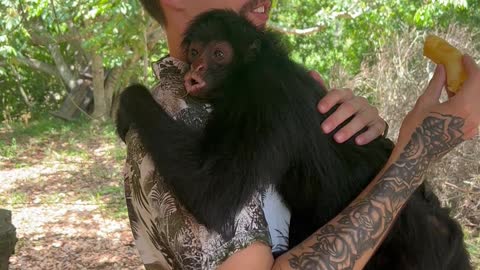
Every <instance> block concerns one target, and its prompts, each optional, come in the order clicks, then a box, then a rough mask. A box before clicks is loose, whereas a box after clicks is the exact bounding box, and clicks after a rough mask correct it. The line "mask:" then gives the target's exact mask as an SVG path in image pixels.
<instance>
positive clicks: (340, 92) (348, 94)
mask: <svg viewBox="0 0 480 270" xmlns="http://www.w3.org/2000/svg"><path fill="white" fill-rule="evenodd" d="M353 97H354V96H353V91H352V90H350V89H332V90H330V91H329V92H328V93H327V95H326V96H325V97H323V98H322V100H320V102H319V103H318V110H319V111H320V112H321V113H327V112H328V111H330V110H331V109H332V108H333V106H335V105H337V104H340V103H344V102H345V101H347V100H350V99H352V98H353Z"/></svg>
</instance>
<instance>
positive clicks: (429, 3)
mask: <svg viewBox="0 0 480 270" xmlns="http://www.w3.org/2000/svg"><path fill="white" fill-rule="evenodd" d="M276 2H277V3H276V5H275V8H274V10H273V11H272V14H271V20H270V22H269V27H271V28H272V29H275V30H277V31H280V32H283V33H284V34H285V35H286V39H287V40H288V41H289V43H290V48H291V55H292V57H293V58H294V59H295V60H297V61H299V62H301V63H304V64H305V65H306V66H307V67H308V68H310V69H313V70H317V71H319V72H320V74H321V75H322V76H323V78H324V79H325V80H326V82H327V84H329V85H330V86H332V87H349V88H352V89H354V91H355V93H356V94H357V95H362V96H365V97H366V98H368V99H369V101H370V102H371V103H373V104H375V105H376V106H377V107H378V108H379V109H380V113H381V115H382V116H383V117H384V118H385V119H386V120H387V121H388V123H389V124H390V127H391V131H390V133H389V134H390V137H391V138H392V139H395V138H396V136H397V132H398V129H399V126H400V124H401V121H402V119H403V117H404V115H405V114H406V113H407V112H408V111H409V110H410V109H411V108H412V106H413V104H414V102H415V101H416V99H417V97H418V96H419V94H420V93H421V92H422V91H423V89H424V87H425V86H426V84H427V83H428V80H429V78H430V77H431V75H432V73H433V70H434V65H433V64H432V63H430V62H429V61H428V60H427V59H425V58H424V57H423V55H422V47H423V41H424V38H425V36H426V35H427V34H430V33H433V34H437V35H440V36H442V37H444V38H446V39H447V40H448V41H450V42H451V43H452V44H454V45H455V46H457V47H458V48H460V49H461V50H462V51H463V52H466V53H469V54H470V55H472V56H473V57H474V58H475V59H476V61H477V63H480V1H478V0H426V1H419V0H395V1H392V0H328V1H327V0H278V1H276ZM166 53H167V48H166V44H165V39H164V36H163V31H162V29H161V28H160V27H159V26H158V24H156V23H155V22H154V21H153V20H152V19H151V18H150V17H149V16H148V15H147V14H145V13H144V12H143V10H142V8H141V6H140V4H139V3H138V0H81V1H80V0H62V1H60V0H1V1H0V183H2V185H0V193H1V194H2V195H0V206H3V207H8V208H11V209H12V212H13V221H14V224H17V228H18V234H19V238H20V240H19V244H17V255H16V257H14V258H13V259H12V262H13V267H14V268H12V269H31V268H32V267H38V264H39V263H41V264H43V265H44V267H41V269H57V268H56V267H59V268H58V269H65V267H63V266H61V267H60V266H59V265H60V264H61V263H64V265H69V266H70V265H71V264H72V262H75V263H76V265H77V266H78V265H80V266H81V267H80V266H79V267H78V268H82V267H83V268H88V269H97V268H96V267H98V269H106V268H108V269H137V268H134V267H133V266H134V265H135V266H138V267H141V266H140V265H141V263H140V261H139V260H138V258H137V257H135V256H132V254H135V252H136V251H135V249H134V248H132V247H133V244H132V243H133V242H132V241H133V240H132V239H131V235H130V230H129V228H128V219H127V213H126V209H125V202H124V199H123V184H122V176H121V166H122V165H123V161H124V159H125V151H124V146H123V144H122V143H121V142H120V140H119V139H118V138H117V137H116V135H115V132H114V128H113V127H112V121H111V120H112V111H113V109H112V108H114V106H113V105H114V103H115V102H114V101H115V97H117V96H118V94H119V91H121V89H123V88H124V87H125V86H126V85H127V84H129V83H131V82H135V81H139V82H142V83H144V84H147V85H153V84H154V83H155V81H154V76H153V74H152V71H151V69H150V66H151V63H152V62H153V61H156V60H158V59H159V58H160V57H162V56H164V55H165V54H166ZM479 161H480V141H479V139H478V138H477V139H476V140H473V141H469V142H466V143H464V144H462V146H460V147H458V148H456V149H455V150H454V151H452V152H451V153H450V154H449V155H448V156H446V157H445V158H444V159H443V160H442V161H441V162H440V163H438V164H435V165H434V166H432V168H431V171H430V173H429V174H430V175H429V176H428V179H431V181H430V183H431V184H432V188H433V189H435V190H436V191H437V194H438V195H439V196H440V198H441V200H442V203H443V204H444V205H447V206H449V207H451V208H452V215H453V216H454V217H455V218H457V219H458V220H460V222H461V223H462V226H463V227H464V228H465V232H466V241H467V245H468V248H469V250H470V252H471V255H472V259H473V261H474V263H475V264H476V265H477V266H478V267H480V236H479V235H480V162H479ZM86 207H90V208H88V210H85V209H86ZM62 211H67V212H68V213H70V214H71V215H72V217H69V218H65V216H64V217H63V218H58V217H56V216H55V215H57V214H59V213H60V214H61V213H63V212H62ZM32 213H35V214H32ZM39 213H40V214H39ZM99 213H100V214H99ZM62 215H63V214H62ZM98 215H100V216H102V218H103V221H102V222H99V223H98V224H97V225H95V226H93V227H92V225H91V220H92V219H96V217H98ZM69 222H71V223H72V224H70V223H69ZM79 224H84V225H85V228H88V230H82V229H79V228H78V227H79ZM112 224H120V225H118V226H117V225H116V226H110V225H112ZM72 227H74V228H76V229H75V233H73V234H72V233H71V232H70V231H69V228H72ZM107 227H108V230H107V229H105V228H107ZM122 228H123V229H122ZM104 230H107V231H108V233H109V234H108V235H109V236H108V237H105V238H102V239H101V240H99V239H98V237H97V232H98V231H104ZM44 235H47V237H45V238H44V237H43V236H44ZM57 235H60V236H61V237H58V236H57ZM112 235H116V236H115V237H114V238H112V237H111V236H112ZM129 237H130V238H129ZM32 239H37V240H32ZM38 239H41V240H38ZM59 241H61V244H59ZM99 241H100V242H101V243H103V244H102V245H101V247H100V248H98V245H99V243H100V242H99ZM122 241H126V242H128V243H130V244H122V243H123V242H122ZM46 246H49V247H54V248H53V249H43V247H46ZM60 246H62V247H65V249H62V250H63V251H64V253H62V254H63V255H62V256H63V257H62V260H60V259H59V258H58V252H59V250H60V249H58V248H57V247H60ZM97 249H98V250H97ZM70 250H76V252H70ZM99 250H100V252H99ZM92 251H93V253H94V255H93V254H90V253H92ZM77 253H78V254H82V256H75V254H77ZM102 253H103V254H104V255H105V256H103V255H101V254H102ZM32 254H36V256H37V257H35V258H33V257H32V256H33V255H32ZM85 254H90V255H88V256H86V255H85ZM89 256H90V257H89ZM94 256H95V258H97V257H98V258H97V259H95V260H92V259H91V258H93V257H94ZM102 256H103V257H102ZM105 258H110V259H105ZM119 258H122V259H121V260H119ZM60 261H61V262H60ZM59 263H60V264H59ZM105 267H106V268H105ZM32 269H33V268H32ZM478 269H480V268H478Z"/></svg>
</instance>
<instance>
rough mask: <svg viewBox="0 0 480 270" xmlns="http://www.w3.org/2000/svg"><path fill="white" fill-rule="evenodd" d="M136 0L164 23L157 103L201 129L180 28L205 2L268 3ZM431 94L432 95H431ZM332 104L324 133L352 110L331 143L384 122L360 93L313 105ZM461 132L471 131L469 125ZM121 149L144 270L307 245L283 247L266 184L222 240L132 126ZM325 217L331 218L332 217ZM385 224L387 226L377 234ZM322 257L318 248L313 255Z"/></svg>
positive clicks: (263, 17)
mask: <svg viewBox="0 0 480 270" xmlns="http://www.w3.org/2000/svg"><path fill="white" fill-rule="evenodd" d="M141 2H142V4H143V5H144V7H145V8H146V10H147V11H148V12H149V13H150V14H151V15H152V16H153V17H154V18H155V19H156V20H157V21H158V22H159V23H161V24H162V26H164V28H165V31H166V35H167V41H168V46H169V50H170V56H168V57H166V58H163V59H161V60H160V61H158V62H157V63H155V64H154V67H153V68H154V71H155V74H156V76H157V79H158V80H159V83H158V85H157V86H156V87H155V89H154V91H153V95H154V97H155V99H156V100H157V102H158V103H160V104H161V105H162V106H163V107H164V108H165V109H166V110H167V111H168V112H169V113H170V114H171V115H172V116H173V117H175V118H176V119H177V120H179V121H184V122H186V123H187V124H188V125H191V126H193V127H197V128H201V127H202V125H203V124H204V122H205V120H206V118H207V116H208V112H209V107H208V104H202V103H200V102H198V101H196V100H193V99H190V98H188V97H187V98H184V96H185V89H184V86H183V75H184V74H185V72H186V71H187V70H188V68H189V67H188V65H187V64H186V63H185V62H184V60H185V55H183V51H182V50H181V47H180V44H181V40H182V33H183V32H184V30H185V29H186V27H187V25H188V23H189V21H190V20H191V19H192V18H194V17H195V16H196V15H198V14H200V13H201V12H203V11H207V10H209V9H212V8H229V9H233V10H235V11H238V12H239V13H240V14H242V15H244V16H245V17H247V18H248V19H249V20H250V21H252V22H253V23H254V24H255V25H257V26H258V27H264V26H265V24H266V22H267V20H268V12H269V10H270V6H271V3H270V2H269V1H262V0H257V1H255V0H253V1H248V0H202V1H198V0H141ZM466 61H467V64H468V65H469V70H470V72H471V73H473V76H471V77H473V78H476V81H475V79H473V81H474V82H467V83H466V85H467V86H465V88H468V89H465V91H464V92H465V93H467V95H474V93H473V92H474V91H473V90H472V89H476V92H477V93H476V94H477V96H476V97H475V98H476V99H475V98H473V99H471V100H477V101H478V100H479V97H478V92H480V90H479V88H480V83H479V80H480V78H478V76H480V75H479V74H478V73H479V71H478V67H476V65H475V64H474V63H473V61H471V59H470V58H467V59H466ZM475 72H476V73H475ZM475 74H476V75H475ZM312 76H314V77H315V78H317V79H318V81H319V83H322V81H321V78H320V77H319V76H318V74H316V73H312ZM444 77H445V75H444V71H443V69H442V68H439V69H438V70H437V72H436V74H435V77H434V79H433V80H432V83H431V84H430V86H429V88H428V89H427V93H426V95H425V97H424V98H423V99H421V100H420V101H419V103H418V104H420V105H422V106H417V107H416V110H414V111H412V113H411V114H410V115H409V117H408V118H407V120H406V121H405V122H404V125H403V128H402V132H401V135H400V138H399V141H398V145H397V147H396V149H395V150H396V151H394V154H392V157H391V159H390V162H389V163H387V165H392V164H393V163H394V162H396V161H397V159H398V158H399V156H400V155H401V154H402V150H403V148H404V147H405V146H406V145H407V144H408V143H409V139H410V136H411V134H412V133H413V132H414V130H415V128H416V127H417V126H418V125H419V124H421V122H422V120H423V119H424V118H425V117H426V116H427V115H428V113H430V112H432V111H431V110H430V109H431V108H432V107H435V106H436V105H437V104H436V102H435V100H434V99H435V98H436V96H437V94H438V93H439V92H440V90H441V88H442V87H443V82H444V80H445V78H444ZM475 87H476V88H475ZM439 89H440V90H439ZM294 90H295V89H292V91H294ZM427 94H428V95H427ZM436 99H437V102H438V98H436ZM471 100H470V101H469V100H463V101H458V102H457V103H460V104H457V105H456V106H460V105H462V103H461V102H471ZM336 104H341V105H340V107H339V108H338V109H337V110H336V112H335V113H334V114H332V116H331V117H330V118H329V119H327V120H326V121H325V122H324V123H323V124H322V127H323V129H324V131H325V132H327V133H328V132H331V131H332V130H333V129H335V127H336V126H338V125H339V124H341V123H342V122H343V121H345V120H346V119H349V118H350V117H351V116H354V117H353V120H352V121H351V122H350V123H349V124H348V125H346V126H345V127H344V128H343V129H341V130H340V131H339V132H337V133H336V134H335V139H336V140H337V142H339V143H341V142H344V141H346V140H347V139H348V138H350V137H351V136H352V135H353V134H355V133H356V132H358V131H359V130H361V129H362V128H364V127H368V129H367V130H366V131H365V132H364V133H363V134H361V135H360V136H358V137H357V138H356V142H357V143H358V144H366V143H368V142H370V141H371V140H373V139H374V138H376V137H377V136H379V135H380V134H381V133H382V132H383V131H384V129H385V126H386V125H385V122H384V121H383V120H382V119H381V118H380V117H379V116H378V113H377V110H376V109H375V108H373V107H371V106H369V105H368V103H367V102H366V100H365V99H363V98H359V97H355V96H353V94H352V92H351V91H350V90H332V91H330V92H329V94H328V95H327V96H326V97H325V98H324V99H323V100H322V101H320V103H319V106H318V107H319V111H320V112H321V113H325V112H327V111H329V110H330V109H331V108H332V107H333V106H334V105H336ZM452 106H453V105H450V106H448V104H447V105H446V106H443V107H442V108H438V110H436V111H438V112H443V111H442V110H444V111H445V112H446V113H451V114H452V115H458V114H459V113H457V112H456V111H455V108H452ZM418 107H421V108H418ZM435 109H437V108H435ZM462 113H463V114H464V115H465V117H467V116H466V115H467V114H469V116H468V117H471V118H472V120H471V121H470V122H472V123H477V125H478V118H480V116H478V114H479V113H480V112H475V113H472V112H470V111H469V112H468V113H467V112H460V114H462ZM472 115H473V116H472ZM459 116H463V115H459ZM475 117H476V118H475ZM152 121H154V120H152ZM475 121H477V122H475ZM465 131H467V130H465ZM469 132H472V131H471V130H470V129H469ZM465 134H466V133H465ZM466 135H468V136H473V135H474V134H473V133H472V134H466ZM127 149H128V157H127V165H126V174H125V175H126V181H125V189H126V196H127V205H128V210H129V217H130V220H131V226H132V231H133V233H134V237H135V240H136V244H137V248H138V250H139V251H140V255H141V257H142V259H143V261H144V263H145V266H146V268H147V269H215V268H220V269H272V268H273V269H289V267H291V268H294V267H295V265H293V264H292V263H291V262H292V261H291V259H292V257H293V256H297V258H298V257H301V256H303V255H302V254H304V253H305V252H307V251H308V250H306V249H308V247H307V246H310V244H307V246H303V245H302V246H303V247H297V248H295V249H294V250H292V251H289V252H286V248H285V247H286V245H287V244H288V242H287V241H288V239H285V236H288V223H289V213H288V211H287V210H286V208H285V207H284V205H283V204H282V203H281V202H280V200H279V198H278V196H277V195H276V193H275V192H274V191H267V192H266V193H263V192H261V191H259V193H258V195H257V196H254V198H252V201H251V202H250V203H249V204H248V205H247V206H246V207H245V209H243V210H242V211H241V213H240V214H239V215H238V217H237V224H238V226H237V231H236V232H235V237H234V238H233V239H231V240H229V241H224V240H223V239H222V238H221V237H220V236H219V235H216V234H214V233H210V232H209V231H207V230H206V229H205V228H204V227H203V226H201V225H200V224H198V223H196V222H195V220H194V219H193V218H192V217H191V216H190V215H189V213H187V212H186V211H185V210H184V209H183V208H182V207H181V205H180V204H179V202H178V201H176V200H175V197H174V196H173V195H172V194H171V193H170V192H169V190H168V188H167V187H166V186H164V185H162V182H163V181H162V179H161V172H157V171H155V170H154V168H153V164H152V162H151V160H150V157H149V156H148V155H147V154H146V153H145V152H144V150H143V147H142V146H141V145H140V142H139V140H138V137H137V136H136V134H135V133H134V132H129V133H128V134H127ZM384 171H385V170H384ZM382 179H383V178H382V173H381V174H379V176H378V177H377V178H376V179H375V181H376V182H379V181H382ZM375 181H374V182H375ZM369 187H370V186H369ZM372 189H373V187H370V189H369V188H367V190H366V191H365V192H364V194H362V195H361V196H362V198H363V199H366V198H368V197H369V195H370V194H369V192H371V190H372ZM300 196H301V194H300ZM405 200H406V199H405ZM340 215H342V214H340ZM340 215H339V216H340ZM329 224H330V225H332V226H336V225H337V223H336V221H335V220H333V221H331V222H330V223H329ZM319 229H320V228H319ZM387 231H388V228H386V229H385V232H384V233H386V232H387ZM319 237H321V233H320V232H319V233H318V235H316V236H315V237H312V238H311V239H310V238H309V239H307V240H306V243H311V244H314V243H315V241H316V240H315V239H318V238H319ZM375 240H376V241H377V242H376V245H378V244H380V243H381V240H380V239H375ZM285 252H286V253H285ZM272 254H273V255H272ZM280 254H283V255H282V256H280V257H278V258H277V259H274V256H275V255H280ZM360 255H361V256H360V260H359V261H358V263H357V264H355V267H354V268H355V269H361V267H362V265H364V264H365V262H366V261H368V258H370V256H371V255H372V254H369V253H368V252H367V253H365V254H360ZM324 259H325V258H321V256H320V255H319V257H318V261H319V262H321V261H322V260H324ZM325 260H326V259H325Z"/></svg>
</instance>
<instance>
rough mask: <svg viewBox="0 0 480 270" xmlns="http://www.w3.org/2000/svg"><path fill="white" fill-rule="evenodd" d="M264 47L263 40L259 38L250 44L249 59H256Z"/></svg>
mask: <svg viewBox="0 0 480 270" xmlns="http://www.w3.org/2000/svg"><path fill="white" fill-rule="evenodd" d="M261 48H262V42H261V41H260V40H259V39H256V40H254V41H253V42H252V44H250V47H248V52H247V59H246V60H247V61H252V60H255V58H256V57H257V55H258V54H259V53H260V50H261Z"/></svg>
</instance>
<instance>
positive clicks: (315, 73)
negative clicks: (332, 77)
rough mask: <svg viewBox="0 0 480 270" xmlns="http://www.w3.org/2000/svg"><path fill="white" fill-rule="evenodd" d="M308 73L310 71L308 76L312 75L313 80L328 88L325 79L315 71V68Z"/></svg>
mask: <svg viewBox="0 0 480 270" xmlns="http://www.w3.org/2000/svg"><path fill="white" fill-rule="evenodd" d="M309 73H310V76H312V78H314V79H315V81H317V82H318V83H319V84H320V86H322V87H323V88H324V89H328V88H327V85H326V84H325V81H324V80H323V79H322V76H320V73H318V72H316V71H315V70H312V71H310V72H309Z"/></svg>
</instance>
